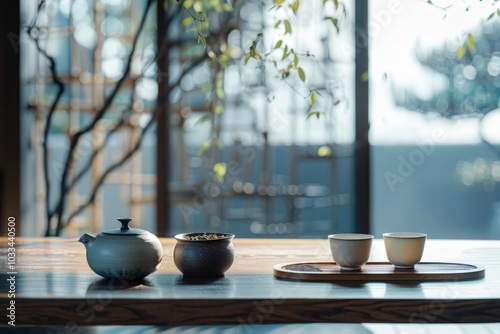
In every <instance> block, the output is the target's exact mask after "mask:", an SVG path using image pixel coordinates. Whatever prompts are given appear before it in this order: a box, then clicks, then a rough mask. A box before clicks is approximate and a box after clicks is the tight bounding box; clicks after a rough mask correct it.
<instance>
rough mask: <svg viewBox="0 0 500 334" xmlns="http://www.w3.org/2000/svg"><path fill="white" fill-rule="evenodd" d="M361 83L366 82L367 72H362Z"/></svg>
mask: <svg viewBox="0 0 500 334" xmlns="http://www.w3.org/2000/svg"><path fill="white" fill-rule="evenodd" d="M361 81H363V82H368V72H363V74H361Z"/></svg>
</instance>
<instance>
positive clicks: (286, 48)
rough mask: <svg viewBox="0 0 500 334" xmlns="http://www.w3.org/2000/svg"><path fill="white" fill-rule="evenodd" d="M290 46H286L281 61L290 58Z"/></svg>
mask: <svg viewBox="0 0 500 334" xmlns="http://www.w3.org/2000/svg"><path fill="white" fill-rule="evenodd" d="M288 55H289V53H288V45H285V49H284V50H283V57H281V60H285V59H286V57H288Z"/></svg>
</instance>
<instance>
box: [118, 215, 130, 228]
mask: <svg viewBox="0 0 500 334" xmlns="http://www.w3.org/2000/svg"><path fill="white" fill-rule="evenodd" d="M117 219H118V221H119V222H120V223H122V227H121V228H120V230H122V231H126V230H128V229H130V227H129V226H128V224H129V223H130V221H131V220H132V218H117Z"/></svg>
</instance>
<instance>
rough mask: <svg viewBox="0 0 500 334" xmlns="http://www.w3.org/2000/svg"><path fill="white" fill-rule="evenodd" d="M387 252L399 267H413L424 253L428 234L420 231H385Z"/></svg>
mask: <svg viewBox="0 0 500 334" xmlns="http://www.w3.org/2000/svg"><path fill="white" fill-rule="evenodd" d="M383 237H384V244H385V252H386V254H387V258H388V259H389V262H391V263H392V264H394V266H395V267H396V268H398V269H412V268H413V267H414V266H415V264H417V263H418V262H420V259H421V258H422V254H423V253H424V246H425V240H426V238H427V234H425V233H418V232H391V233H384V234H383Z"/></svg>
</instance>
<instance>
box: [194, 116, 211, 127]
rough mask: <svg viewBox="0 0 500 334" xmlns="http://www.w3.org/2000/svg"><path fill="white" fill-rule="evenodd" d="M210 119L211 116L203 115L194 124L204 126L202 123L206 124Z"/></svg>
mask: <svg viewBox="0 0 500 334" xmlns="http://www.w3.org/2000/svg"><path fill="white" fill-rule="evenodd" d="M209 119H210V116H209V115H203V116H201V117H200V118H198V120H197V121H196V123H194V125H198V124H202V123H205V122H206V121H208V120H209Z"/></svg>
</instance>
